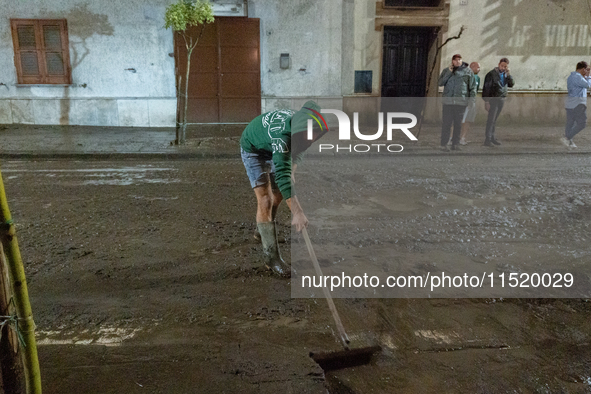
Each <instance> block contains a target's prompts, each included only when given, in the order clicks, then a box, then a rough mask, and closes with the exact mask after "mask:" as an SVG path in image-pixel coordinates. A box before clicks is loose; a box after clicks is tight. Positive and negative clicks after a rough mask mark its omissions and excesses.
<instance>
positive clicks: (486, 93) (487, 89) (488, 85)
mask: <svg viewBox="0 0 591 394" xmlns="http://www.w3.org/2000/svg"><path fill="white" fill-rule="evenodd" d="M492 79H493V76H492V71H489V73H488V74H486V77H484V84H483V85H482V99H483V100H484V101H486V102H488V100H489V99H488V98H489V97H490V94H491V89H492V83H493V80H492Z"/></svg>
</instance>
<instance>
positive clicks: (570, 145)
mask: <svg viewBox="0 0 591 394" xmlns="http://www.w3.org/2000/svg"><path fill="white" fill-rule="evenodd" d="M569 141H570V144H569V145H568V147H569V148H576V147H577V146H576V145H575V143H574V142H573V140H569Z"/></svg>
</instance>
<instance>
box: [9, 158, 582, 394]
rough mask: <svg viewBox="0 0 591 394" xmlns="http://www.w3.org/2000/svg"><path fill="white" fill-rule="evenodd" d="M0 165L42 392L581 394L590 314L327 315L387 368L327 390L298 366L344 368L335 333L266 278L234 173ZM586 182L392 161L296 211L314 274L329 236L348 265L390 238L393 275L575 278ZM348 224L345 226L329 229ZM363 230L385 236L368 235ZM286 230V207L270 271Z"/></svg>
mask: <svg viewBox="0 0 591 394" xmlns="http://www.w3.org/2000/svg"><path fill="white" fill-rule="evenodd" d="M313 160H314V159H311V161H310V163H313ZM1 164H2V167H1V168H2V175H3V178H4V182H5V186H6V191H7V194H8V197H9V204H10V208H11V212H12V215H13V219H14V221H15V223H17V226H18V227H17V235H18V237H19V243H20V247H21V253H22V255H23V259H24V261H25V265H26V273H27V279H28V284H29V292H30V296H31V300H32V306H33V312H34V317H35V322H36V324H37V332H38V343H39V357H40V361H41V368H42V379H43V384H44V392H45V393H122V392H126V393H224V392H226V393H237V392H239V393H277V392H285V393H327V392H330V393H392V392H397V393H417V392H422V393H472V392H486V393H506V392H517V393H557V392H562V393H589V392H591V374H590V372H589V371H591V344H590V341H591V324H590V323H589V314H590V313H591V302H589V300H588V299H586V298H574V299H565V298H562V299H548V298H490V297H481V298H474V299H469V298H447V299H445V298H443V299H428V298H423V299H421V298H411V299H385V298H360V299H336V300H335V304H336V306H337V308H338V309H339V312H340V313H341V318H342V320H343V324H344V326H345V328H346V329H347V331H348V333H349V336H350V337H351V339H352V346H354V347H357V346H358V347H360V346H367V345H374V344H378V345H380V346H381V347H382V349H383V350H382V352H381V353H380V354H378V355H377V356H376V357H375V358H374V360H373V362H372V363H371V364H370V365H366V366H362V367H356V368H352V369H348V370H342V371H336V372H331V373H329V374H326V375H325V374H324V373H323V371H322V370H321V369H320V368H319V367H318V366H317V365H316V364H315V363H314V362H313V361H312V360H311V359H310V358H309V356H308V353H309V352H310V351H332V350H340V345H339V341H338V338H337V333H336V331H335V328H334V323H333V322H332V318H331V316H330V313H329V312H328V309H327V307H326V303H325V302H324V300H323V299H315V298H314V299H311V298H292V296H291V290H292V286H293V283H292V280H285V279H280V278H276V277H274V276H273V275H272V274H270V273H269V272H268V271H266V270H265V269H264V268H263V267H262V264H261V262H260V259H259V256H260V253H261V246H260V244H258V243H257V242H256V241H255V240H254V239H253V236H252V234H253V231H254V228H255V225H254V213H255V198H254V194H253V193H252V191H251V190H250V188H249V185H248V182H247V179H246V176H245V173H244V169H243V167H242V163H241V162H240V160H239V159H224V160H221V159H220V160H203V159H201V160H170V161H156V160H153V161H135V160H121V161H98V160H95V161H92V160H88V161H72V160H55V161H24V160H23V161H19V160H13V161H4V162H2V163H1ZM590 164H591V158H589V157H588V156H586V155H577V156H568V157H566V156H558V155H540V156H533V155H529V156H528V157H527V158H521V157H518V156H502V157H485V158H482V157H481V158H478V157H406V158H404V160H403V161H400V162H398V163H392V166H391V167H384V166H382V169H381V170H376V168H372V167H371V166H370V165H369V163H368V164H367V167H366V168H362V169H361V170H360V171H359V172H358V173H357V175H354V176H355V177H356V178H355V179H353V181H354V182H342V179H344V178H343V177H347V176H353V175H351V174H348V173H339V167H338V166H335V167H334V168H331V171H332V173H333V177H331V178H330V179H323V180H322V181H323V182H324V183H325V184H329V185H332V191H331V192H330V194H326V195H324V196H323V197H322V198H318V199H311V198H304V197H305V196H302V198H303V200H304V201H303V203H304V204H305V207H306V209H307V212H310V220H311V223H312V225H311V230H313V231H311V235H312V236H313V240H314V242H315V244H316V245H317V248H318V250H317V254H318V256H319V258H325V259H327V261H328V264H330V263H331V262H332V261H331V259H332V256H333V255H336V254H339V253H341V252H340V250H341V249H340V248H341V247H342V246H343V245H341V244H339V243H337V242H334V245H333V244H331V239H332V238H330V237H328V234H330V232H331V231H333V232H335V234H337V235H338V232H339V231H347V232H348V233H347V236H346V238H347V239H348V240H349V241H350V244H349V246H350V248H351V249H350V250H349V253H356V251H358V250H359V249H360V248H359V246H360V245H361V246H362V247H363V249H366V250H367V248H371V247H372V245H376V243H375V241H376V240H378V241H379V242H382V243H384V242H386V241H387V237H390V238H392V243H390V244H388V245H389V248H382V251H381V252H380V253H387V251H388V250H390V251H391V253H395V254H398V255H399V256H402V257H401V258H400V259H399V260H400V261H402V262H403V263H401V264H402V265H404V264H405V263H404V262H407V263H406V264H407V266H408V267H411V266H412V265H414V264H416V263H417V261H418V260H417V258H416V257H413V256H416V255H422V256H427V257H424V260H425V262H427V261H431V262H433V261H435V262H437V261H438V260H437V259H438V256H445V255H446V254H454V255H456V256H464V258H466V259H468V260H470V261H472V260H482V261H483V262H484V261H488V263H487V264H491V266H494V267H496V268H498V267H501V268H502V264H509V265H510V264H511V258H512V255H511V253H513V252H516V251H517V252H519V254H520V255H523V253H526V252H531V253H534V254H535V256H542V255H543V256H547V258H548V259H549V260H551V259H555V260H556V261H558V262H560V261H566V262H568V263H569V264H577V265H578V266H580V267H583V268H584V267H588V265H589V252H590V250H589V239H590V237H591V234H590V233H589V225H588V223H589V218H590V216H591V209H590V208H589V207H590V206H591V197H590V195H589V186H590V183H591V170H589V168H591V167H590ZM310 168H312V167H307V169H306V167H302V177H303V178H301V182H302V183H304V182H305V181H304V179H314V176H315V175H314V173H313V172H312V171H311V169H310ZM306 173H307V174H308V175H306ZM306 177H307V178H306ZM355 185H357V187H355ZM324 200H327V201H330V200H333V201H337V202H338V204H331V205H330V207H327V205H328V204H323V201H324ZM362 202H365V203H362ZM362 209H366V210H369V211H371V212H370V214H371V215H372V216H368V215H367V213H368V212H358V211H359V210H362ZM351 212H353V213H355V212H358V213H359V215H358V218H360V219H359V220H361V222H360V223H361V226H360V227H359V229H357V228H356V229H355V230H351V229H348V230H344V229H343V228H344V227H343V226H342V225H341V224H342V223H341V222H342V220H343V218H346V217H351ZM375 212H377V213H382V214H384V215H386V216H385V217H387V219H388V220H383V221H382V222H379V223H377V224H376V223H375V222H376V221H375V219H371V223H369V222H367V221H368V220H370V219H367V218H369V217H372V218H374V217H376V216H375V215H374V213H375ZM289 221H290V216H289V212H288V210H287V208H286V207H285V206H282V207H281V209H280V211H279V213H278V223H279V231H280V236H281V237H282V238H284V239H285V240H286V242H285V243H283V244H281V248H282V253H283V256H284V257H285V258H286V259H289V258H290V252H291V247H290V241H291V238H292V236H291V231H290V230H291V229H290V226H289ZM364 221H365V222H364ZM385 227H387V228H388V231H387V232H382V233H383V234H386V235H379V236H374V235H372V234H371V231H370V229H375V228H385ZM522 234H525V235H524V236H523V237H522V238H521V240H522V241H523V242H521V243H516V242H513V240H514V239H519V237H521V236H522ZM341 235H342V234H341ZM384 237H386V238H384ZM468 240H470V242H468ZM294 241H295V240H294ZM526 241H527V242H526ZM294 245H295V244H294ZM378 245H379V243H378ZM467 245H469V246H467ZM337 246H338V247H337ZM331 248H333V249H332V251H331ZM536 248H537V249H536ZM517 249H519V250H517ZM534 249H535V250H534ZM370 250H371V249H370ZM540 250H541V251H540ZM323 253H324V257H322V256H321V254H323ZM531 253H530V254H531ZM378 257H379V253H378V254H377V255H376V258H378ZM413 258H414V260H413ZM408 261H410V263H408ZM321 262H322V261H321ZM583 268H581V269H583Z"/></svg>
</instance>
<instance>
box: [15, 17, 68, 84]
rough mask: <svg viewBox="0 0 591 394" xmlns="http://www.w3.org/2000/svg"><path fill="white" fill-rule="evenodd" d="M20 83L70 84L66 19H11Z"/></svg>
mask: <svg viewBox="0 0 591 394" xmlns="http://www.w3.org/2000/svg"><path fill="white" fill-rule="evenodd" d="M10 24H11V27H12V41H13V44H14V63H15V67H16V73H17V77H18V83H19V84H70V83H72V78H71V72H70V54H69V50H68V28H67V24H66V20H65V19H11V20H10Z"/></svg>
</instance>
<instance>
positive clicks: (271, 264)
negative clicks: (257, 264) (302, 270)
mask: <svg viewBox="0 0 591 394" xmlns="http://www.w3.org/2000/svg"><path fill="white" fill-rule="evenodd" d="M257 228H258V230H259V234H261V241H262V243H263V255H264V263H265V267H267V269H270V270H271V271H273V272H274V273H275V274H277V275H279V276H281V277H282V278H291V267H290V266H289V265H288V264H287V263H286V262H285V261H283V259H282V258H281V255H280V254H279V244H278V242H277V230H276V229H275V222H265V223H257Z"/></svg>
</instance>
